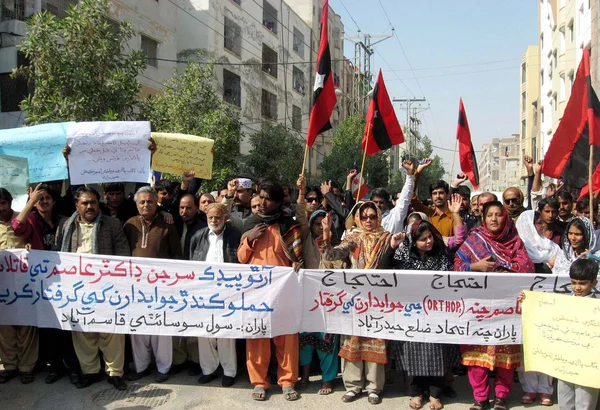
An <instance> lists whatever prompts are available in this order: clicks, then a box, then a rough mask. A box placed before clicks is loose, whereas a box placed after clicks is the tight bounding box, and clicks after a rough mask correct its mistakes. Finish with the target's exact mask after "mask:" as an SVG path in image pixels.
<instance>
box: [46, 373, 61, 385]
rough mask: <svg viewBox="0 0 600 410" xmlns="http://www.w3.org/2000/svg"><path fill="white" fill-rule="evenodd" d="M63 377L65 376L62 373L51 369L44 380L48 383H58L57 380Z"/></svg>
mask: <svg viewBox="0 0 600 410" xmlns="http://www.w3.org/2000/svg"><path fill="white" fill-rule="evenodd" d="M61 377H63V375H62V374H60V373H57V372H54V371H52V370H51V371H50V373H49V374H48V376H46V379H45V380H44V382H45V383H46V384H53V383H56V382H57V381H59V380H60V379H61Z"/></svg>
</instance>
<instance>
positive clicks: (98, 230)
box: [55, 187, 130, 390]
mask: <svg viewBox="0 0 600 410" xmlns="http://www.w3.org/2000/svg"><path fill="white" fill-rule="evenodd" d="M75 207H76V209H77V210H76V211H75V213H74V214H73V215H72V216H71V217H70V218H68V219H67V220H65V221H64V222H63V223H61V225H60V226H59V228H58V230H57V232H56V242H55V243H56V246H57V247H58V250H60V251H61V252H75V253H91V254H100V255H116V256H129V255H130V251H129V245H128V244H127V240H126V239H125V235H124V234H123V228H122V227H121V222H120V221H119V220H118V219H116V218H111V217H110V216H106V215H102V212H100V194H99V193H98V192H97V191H96V190H95V189H93V188H87V187H81V188H79V189H78V190H77V191H76V192H75ZM73 345H74V346H75V353H76V354H77V359H78V360H79V364H80V365H81V371H82V373H83V378H82V379H81V381H80V383H79V384H77V387H78V388H84V387H88V386H90V385H91V384H92V383H96V382H98V381H100V379H101V374H100V357H99V356H98V350H100V351H102V354H103V355H104V362H105V363H106V373H107V374H108V382H109V383H110V384H112V385H113V386H115V388H116V389H117V390H126V389H127V384H126V383H125V381H124V380H123V366H124V363H125V335H123V334H111V333H96V332H73Z"/></svg>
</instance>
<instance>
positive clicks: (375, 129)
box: [362, 70, 404, 155]
mask: <svg viewBox="0 0 600 410" xmlns="http://www.w3.org/2000/svg"><path fill="white" fill-rule="evenodd" d="M366 120H367V123H366V124H365V133H364V136H363V140H362V149H363V151H365V148H366V151H365V152H366V153H367V155H374V154H376V153H378V152H379V151H384V150H386V149H389V148H391V147H392V146H394V145H398V144H402V143H403V142H404V134H403V133H402V128H401V127H400V123H398V118H396V112H395V111H394V106H393V105H392V101H391V100H390V96H389V95H388V92H387V89H386V88H385V83H384V82H383V75H382V74H381V70H379V74H378V75H377V82H376V83H375V88H373V94H372V95H371V102H370V103H369V110H368V111H367V118H366ZM367 141H368V143H367Z"/></svg>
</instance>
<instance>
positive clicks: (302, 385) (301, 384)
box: [296, 379, 310, 390]
mask: <svg viewBox="0 0 600 410" xmlns="http://www.w3.org/2000/svg"><path fill="white" fill-rule="evenodd" d="M309 383H310V380H308V379H300V381H299V382H298V383H296V390H306V388H307V387H308V384H309Z"/></svg>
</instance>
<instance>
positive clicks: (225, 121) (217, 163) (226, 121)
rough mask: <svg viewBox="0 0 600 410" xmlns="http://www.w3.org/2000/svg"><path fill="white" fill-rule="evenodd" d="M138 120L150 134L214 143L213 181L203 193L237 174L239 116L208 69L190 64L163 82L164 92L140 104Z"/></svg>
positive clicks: (211, 69) (238, 167)
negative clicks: (198, 138)
mask: <svg viewBox="0 0 600 410" xmlns="http://www.w3.org/2000/svg"><path fill="white" fill-rule="evenodd" d="M140 105H141V108H140V119H145V120H149V121H150V123H151V125H152V130H153V131H158V132H176V133H182V134H190V135H197V136H201V137H206V138H211V139H213V140H214V141H215V147H214V149H215V156H214V161H213V178H212V179H211V180H210V181H205V182H204V183H203V191H207V190H213V189H218V188H219V187H221V186H223V185H225V184H226V182H227V180H228V179H230V178H232V177H234V176H236V174H237V173H238V172H239V170H240V153H239V149H240V140H241V133H240V112H239V109H238V108H237V107H234V106H233V105H231V104H228V103H226V102H224V101H223V99H222V98H221V95H220V93H219V92H218V91H217V89H216V88H215V76H214V70H213V67H212V66H211V65H207V64H201V63H199V62H190V63H188V64H187V66H186V68H185V70H184V71H183V72H181V73H180V72H179V71H178V70H176V71H175V73H174V74H173V76H172V77H171V78H169V79H167V80H166V81H165V90H164V91H162V92H160V93H158V94H156V95H154V96H150V97H148V98H146V99H145V100H143V101H142V102H141V104H140Z"/></svg>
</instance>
